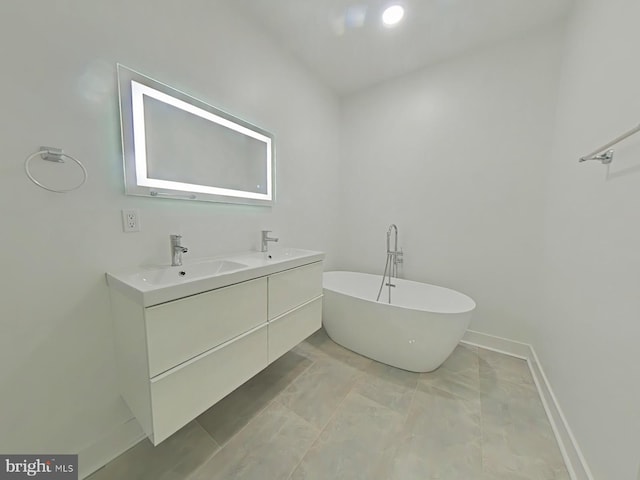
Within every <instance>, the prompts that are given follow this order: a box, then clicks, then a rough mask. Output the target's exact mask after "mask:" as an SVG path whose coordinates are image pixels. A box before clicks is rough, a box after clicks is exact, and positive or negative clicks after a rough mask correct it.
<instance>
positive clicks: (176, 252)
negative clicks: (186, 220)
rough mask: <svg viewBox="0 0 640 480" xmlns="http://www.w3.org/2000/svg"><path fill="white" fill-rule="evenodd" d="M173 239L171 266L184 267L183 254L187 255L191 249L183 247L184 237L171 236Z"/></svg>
mask: <svg viewBox="0 0 640 480" xmlns="http://www.w3.org/2000/svg"><path fill="white" fill-rule="evenodd" d="M169 238H170V239H171V266H172V267H179V266H180V265H182V254H183V253H187V252H188V251H189V249H188V248H187V247H183V246H182V235H169Z"/></svg>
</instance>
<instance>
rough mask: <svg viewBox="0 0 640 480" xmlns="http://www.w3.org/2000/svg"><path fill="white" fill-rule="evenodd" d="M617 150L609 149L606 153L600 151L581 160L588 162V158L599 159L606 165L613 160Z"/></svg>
mask: <svg viewBox="0 0 640 480" xmlns="http://www.w3.org/2000/svg"><path fill="white" fill-rule="evenodd" d="M614 153H615V150H613V149H609V150H607V151H606V152H604V153H600V154H598V155H592V156H591V157H582V158H581V159H580V160H578V161H579V162H586V161H587V160H598V161H599V162H601V163H602V164H604V165H608V164H610V163H611V162H612V161H613V154H614Z"/></svg>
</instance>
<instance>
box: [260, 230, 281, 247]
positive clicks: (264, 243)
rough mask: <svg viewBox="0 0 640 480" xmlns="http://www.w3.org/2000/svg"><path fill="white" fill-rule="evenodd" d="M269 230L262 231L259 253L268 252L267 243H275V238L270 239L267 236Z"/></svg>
mask: <svg viewBox="0 0 640 480" xmlns="http://www.w3.org/2000/svg"><path fill="white" fill-rule="evenodd" d="M270 233H271V230H262V247H261V248H260V251H261V252H268V251H269V242H277V241H278V239H277V238H273V237H270V236H269V234H270Z"/></svg>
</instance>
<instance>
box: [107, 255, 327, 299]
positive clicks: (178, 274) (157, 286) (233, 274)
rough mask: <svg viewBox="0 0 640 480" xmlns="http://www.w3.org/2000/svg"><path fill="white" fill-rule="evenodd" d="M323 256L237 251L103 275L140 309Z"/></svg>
mask: <svg viewBox="0 0 640 480" xmlns="http://www.w3.org/2000/svg"><path fill="white" fill-rule="evenodd" d="M324 257H325V254H324V253H323V252H316V251H312V250H302V249H298V248H274V249H273V250H272V251H269V252H240V253H236V254H229V255H223V256H216V257H210V258H201V259H195V260H192V261H189V262H186V261H185V263H184V264H183V265H180V266H175V267H172V266H169V265H165V266H150V267H140V268H136V269H131V270H127V271H123V272H118V273H107V274H106V277H107V283H108V285H109V287H110V288H114V289H116V290H118V291H120V292H121V293H123V294H124V295H126V296H128V297H129V298H131V299H132V300H134V301H135V302H136V303H139V304H140V305H141V306H142V307H150V306H153V305H158V304H160V303H165V302H170V301H172V300H176V299H178V298H183V297H188V296H190V295H196V294H198V293H202V292H206V291H209V290H214V289H216V288H222V287H226V286H228V285H233V284H235V283H240V282H245V281H247V280H252V279H254V278H259V277H264V276H266V275H271V274H273V273H277V272H281V271H284V270H288V269H291V268H296V267H300V266H302V265H307V264H309V263H314V262H318V261H321V260H323V259H324Z"/></svg>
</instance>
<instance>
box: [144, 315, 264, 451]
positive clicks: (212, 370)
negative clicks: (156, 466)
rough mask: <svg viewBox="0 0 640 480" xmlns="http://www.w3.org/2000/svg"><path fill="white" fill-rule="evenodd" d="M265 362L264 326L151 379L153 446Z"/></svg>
mask: <svg viewBox="0 0 640 480" xmlns="http://www.w3.org/2000/svg"><path fill="white" fill-rule="evenodd" d="M266 365H267V325H266V324H265V325H264V326H262V327H258V328H257V329H254V330H252V331H251V332H248V333H246V334H244V335H242V336H241V337H239V338H236V339H235V340H232V341H230V342H227V343H225V344H224V345H220V346H218V347H216V348H214V349H212V350H211V351H210V352H206V353H204V354H203V355H201V356H199V357H198V358H195V359H193V360H191V361H189V362H187V363H185V364H183V365H180V366H179V367H176V368H175V369H173V370H171V371H169V372H166V373H164V374H163V375H159V376H158V377H156V378H155V379H152V380H151V404H152V405H153V444H154V445H157V444H158V443H160V442H161V441H162V440H164V439H165V438H167V437H169V436H170V435H172V434H173V433H175V432H176V431H177V430H179V429H180V428H182V427H183V426H184V425H186V424H187V423H188V422H190V421H191V420H193V419H194V418H196V417H197V416H198V415H200V414H201V413H202V412H204V411H205V410H207V409H208V408H209V407H211V405H213V404H214V403H216V402H218V401H219V400H221V399H222V398H224V397H225V396H226V395H228V394H229V393H231V392H232V391H233V390H235V389H236V388H238V387H239V386H240V385H242V384H243V383H244V382H246V381H247V380H249V379H250V378H251V377H253V376H254V375H255V374H256V373H258V372H259V371H261V370H262V369H263V368H264V367H265V366H266Z"/></svg>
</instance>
